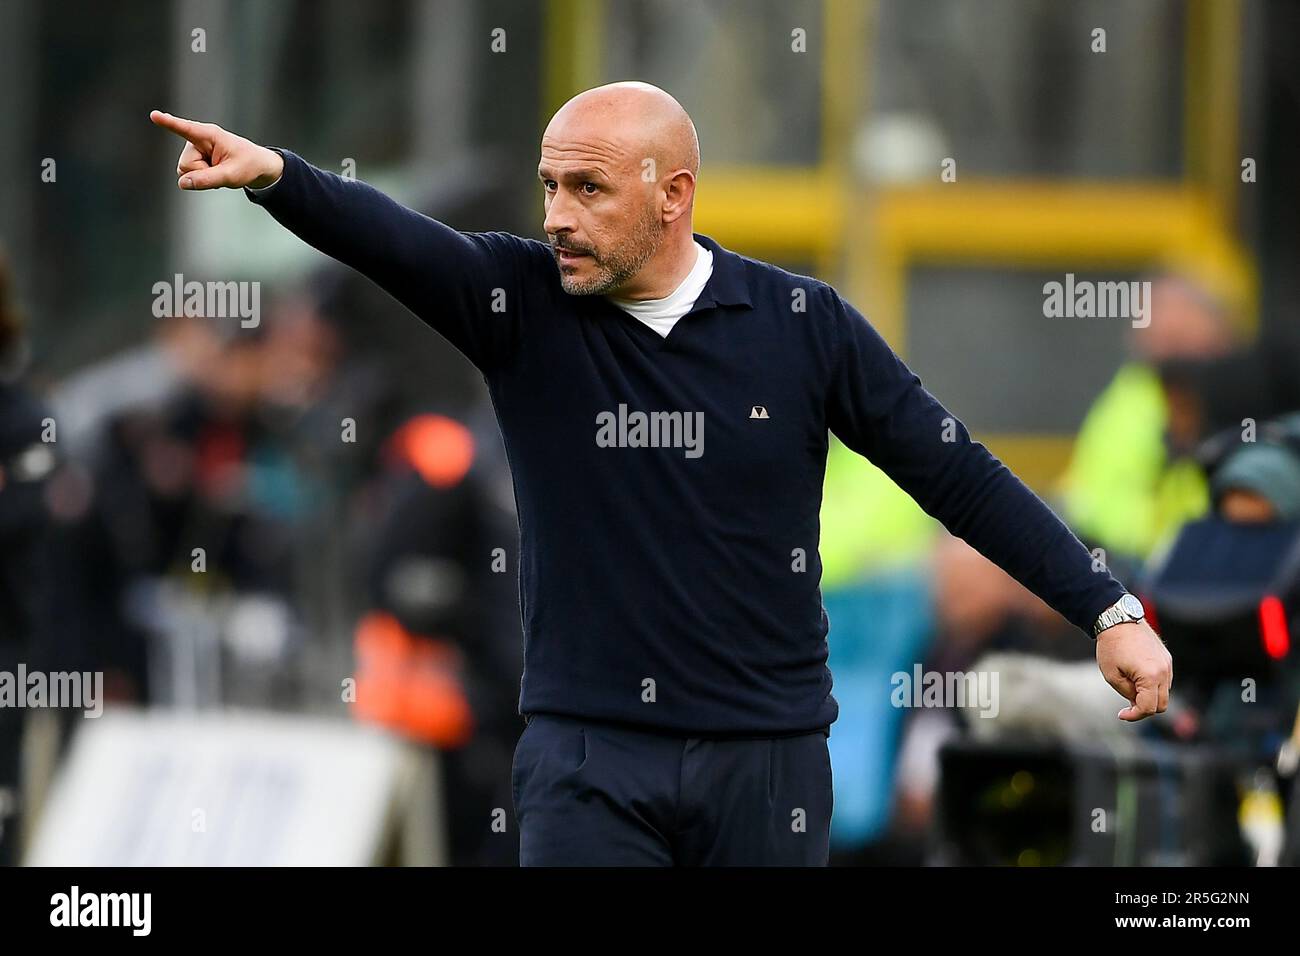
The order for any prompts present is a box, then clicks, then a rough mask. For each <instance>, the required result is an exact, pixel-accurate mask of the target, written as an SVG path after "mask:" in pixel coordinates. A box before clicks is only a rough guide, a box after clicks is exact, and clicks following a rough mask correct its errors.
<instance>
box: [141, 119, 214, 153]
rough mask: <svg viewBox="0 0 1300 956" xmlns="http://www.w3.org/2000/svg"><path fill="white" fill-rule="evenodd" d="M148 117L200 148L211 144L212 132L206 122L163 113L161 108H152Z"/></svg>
mask: <svg viewBox="0 0 1300 956" xmlns="http://www.w3.org/2000/svg"><path fill="white" fill-rule="evenodd" d="M149 119H151V120H153V122H154V124H155V125H157V126H161V127H162V128H163V129H169V130H171V131H172V132H173V133H175V134H176V135H177V136H183V137H184V138H185V139H187V140H189V141H190V142H191V143H193V144H194V145H195V146H198V147H200V148H201V147H204V146H211V145H212V132H211V130H209V129H208V124H206V123H196V122H194V120H188V119H185V118H184V117H181V116H172V114H171V113H164V112H163V111H162V110H153V111H152V112H151V113H150V114H149Z"/></svg>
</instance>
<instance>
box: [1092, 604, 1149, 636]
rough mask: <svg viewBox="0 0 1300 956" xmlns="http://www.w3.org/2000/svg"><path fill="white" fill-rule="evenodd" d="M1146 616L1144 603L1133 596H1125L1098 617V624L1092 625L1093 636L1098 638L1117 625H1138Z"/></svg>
mask: <svg viewBox="0 0 1300 956" xmlns="http://www.w3.org/2000/svg"><path fill="white" fill-rule="evenodd" d="M1145 615H1146V611H1144V610H1143V609H1142V602H1141V601H1139V600H1138V599H1137V598H1135V597H1134V596H1133V595H1131V594H1125V595H1124V596H1123V597H1122V598H1120V599H1119V600H1118V601H1116V602H1115V603H1114V604H1112V605H1111V606H1110V607H1108V608H1106V610H1104V611H1102V612H1101V614H1099V615H1098V616H1097V620H1096V622H1095V623H1094V624H1093V625H1092V636H1093V637H1097V636H1098V635H1100V634H1101V632H1102V631H1104V630H1106V628H1108V627H1114V626H1115V625H1116V624H1123V623H1125V622H1132V623H1137V622H1138V621H1140V620H1142V618H1143V617H1144V616H1145Z"/></svg>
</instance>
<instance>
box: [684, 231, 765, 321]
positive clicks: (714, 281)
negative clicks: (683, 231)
mask: <svg viewBox="0 0 1300 956" xmlns="http://www.w3.org/2000/svg"><path fill="white" fill-rule="evenodd" d="M694 235H695V241H696V242H698V243H699V244H700V245H702V246H703V247H704V248H705V249H708V250H709V251H710V252H712V253H713V275H711V276H709V281H708V282H706V283H705V284H704V290H703V291H702V292H701V293H700V297H699V298H698V299H696V300H695V306H694V308H692V309H691V311H692V312H694V311H696V310H698V309H703V308H708V307H710V306H715V305H737V306H744V307H745V308H747V309H752V308H753V307H754V303H753V300H752V299H750V295H749V273H748V269H747V268H746V266H745V260H744V259H743V258H742V257H741V256H739V255H737V254H736V253H734V252H732V251H731V250H730V249H724V248H723V247H722V246H720V245H719V244H718V243H717V242H715V241H714V240H712V239H710V238H709V237H708V236H702V235H700V234H699V233H695V234H694Z"/></svg>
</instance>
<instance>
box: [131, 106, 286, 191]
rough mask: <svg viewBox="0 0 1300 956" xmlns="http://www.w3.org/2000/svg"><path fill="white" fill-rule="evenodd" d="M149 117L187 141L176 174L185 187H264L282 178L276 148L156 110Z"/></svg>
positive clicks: (281, 160) (178, 180)
mask: <svg viewBox="0 0 1300 956" xmlns="http://www.w3.org/2000/svg"><path fill="white" fill-rule="evenodd" d="M149 119H151V120H153V122H154V123H155V124H156V125H158V126H161V127H162V128H163V129H169V130H171V131H172V132H173V133H175V134H176V135H177V136H180V137H181V138H182V139H184V140H185V148H184V149H183V150H181V158H180V159H179V160H177V162H176V176H177V182H176V185H178V186H179V187H180V188H181V189H218V188H220V187H222V186H224V187H226V188H228V189H242V188H243V187H244V186H249V187H251V188H253V189H261V188H262V187H264V186H269V185H271V184H272V183H273V182H275V181H276V180H277V179H279V178H280V176H281V174H282V173H283V172H284V158H283V157H282V156H281V155H280V154H279V153H277V152H276V151H275V150H273V149H267V148H266V147H265V146H259V145H258V144H257V143H254V142H252V141H251V140H247V139H244V137H242V136H236V135H235V134H234V133H230V132H227V131H226V130H224V129H222V128H221V127H220V126H216V125H214V124H212V123H196V122H194V121H193V120H187V119H182V118H181V117H179V116H172V115H171V114H170V113H163V112H161V111H159V110H154V111H153V112H152V113H150V114H149Z"/></svg>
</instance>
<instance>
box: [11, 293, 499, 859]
mask: <svg viewBox="0 0 1300 956" xmlns="http://www.w3.org/2000/svg"><path fill="white" fill-rule="evenodd" d="M0 276H3V281H4V282H5V283H6V287H0V292H4V293H5V294H4V295H0V303H3V309H2V310H0V319H2V320H3V321H0V329H2V330H4V334H5V338H4V339H3V340H0V350H2V351H3V354H4V356H5V359H6V362H5V366H4V369H5V374H4V375H3V376H2V377H0V421H2V424H0V537H3V546H2V547H0V589H2V590H3V595H2V598H3V599H0V608H2V609H3V610H2V611H0V614H2V615H3V617H2V618H0V652H2V653H3V660H0V667H7V669H9V670H12V669H13V666H12V665H15V664H16V663H17V662H18V661H20V660H21V661H25V662H26V664H27V667H28V668H29V669H33V670H35V669H41V670H45V671H74V670H75V671H91V672H96V671H97V672H102V673H103V674H104V687H105V691H104V695H105V697H106V699H107V701H108V703H109V704H110V705H111V704H113V703H128V704H135V705H145V706H169V707H176V708H182V709H211V708H218V707H251V708H264V709H265V708H269V709H277V710H286V711H294V712H302V713H312V714H322V715H330V714H333V715H336V716H337V715H340V714H342V715H351V717H352V718H355V719H357V720H362V721H367V722H373V723H377V724H381V725H383V726H386V727H388V728H390V729H391V730H392V731H393V732H395V733H397V734H400V735H401V736H402V737H404V738H405V739H407V740H410V741H412V742H413V743H415V744H416V745H418V746H425V747H428V748H431V749H434V750H436V751H438V752H439V753H440V754H441V756H442V761H441V770H440V773H441V776H442V780H443V781H444V789H445V801H446V803H445V807H444V810H445V812H446V813H447V815H448V827H447V833H448V839H449V845H448V849H449V853H450V859H451V860H452V861H453V862H456V863H465V864H477V863H510V862H512V860H513V859H514V858H515V853H516V852H517V850H516V848H513V847H511V846H509V845H508V841H505V840H502V839H499V838H498V839H495V840H489V839H486V837H487V835H488V831H487V828H486V827H485V826H484V825H483V821H484V820H485V819H487V817H486V811H485V810H484V809H483V808H484V807H493V806H509V799H510V796H509V789H508V788H509V767H510V762H511V759H512V755H513V748H514V742H515V739H516V737H517V736H518V730H519V726H520V719H519V718H518V716H517V714H516V698H517V691H518V681H519V673H520V668H521V662H522V651H521V635H520V628H519V617H518V612H517V597H516V584H515V582H516V578H515V553H516V542H517V531H516V529H515V524H514V516H513V498H512V494H511V491H510V481H509V474H508V470H507V468H506V465H505V462H504V455H503V453H502V451H501V447H500V444H499V440H498V438H497V436H496V433H495V431H494V426H493V423H492V422H491V421H490V417H489V418H487V419H485V418H484V414H485V412H484V411H483V410H482V409H478V408H474V407H470V408H466V409H459V410H456V411H449V410H447V409H435V408H428V407H420V406H419V405H418V403H412V402H411V401H410V400H409V397H408V396H407V395H405V394H404V393H403V392H402V390H401V389H399V387H398V385H397V383H396V380H395V377H394V376H393V375H391V374H390V370H389V369H387V368H386V367H385V364H384V362H383V361H382V360H381V359H378V358H376V357H375V356H374V355H373V354H371V353H368V352H366V351H365V350H354V349H351V348H350V347H349V346H348V344H347V340H348V333H347V331H346V330H345V329H343V328H341V327H340V325H339V324H338V322H337V321H336V319H335V318H334V317H332V316H331V315H330V314H329V313H328V312H327V311H326V310H325V309H323V308H322V306H321V302H322V298H323V297H322V295H320V294H319V292H320V290H319V289H314V288H311V287H306V288H304V289H301V290H296V291H294V292H291V293H288V294H286V295H285V296H283V297H281V298H278V299H277V300H276V301H275V302H273V303H272V304H271V305H270V307H269V308H268V309H267V311H266V314H265V315H263V316H262V318H261V321H260V322H259V323H258V324H257V326H256V327H254V328H239V327H237V326H236V325H234V324H227V325H223V324H221V323H217V322H213V321H211V320H207V319H202V318H192V317H186V316H184V315H180V316H172V317H167V318H164V319H162V320H160V321H159V323H158V325H157V331H156V335H155V337H154V340H153V341H152V342H150V343H147V344H145V345H144V346H142V347H138V348H134V349H131V350H129V352H127V353H124V354H123V355H122V356H120V357H117V358H114V359H112V360H110V361H108V362H105V363H102V364H101V365H100V366H98V367H97V368H95V369H92V370H89V371H87V372H86V373H84V374H82V375H79V376H75V377H74V378H72V379H71V380H69V381H66V382H62V383H59V386H58V387H56V388H54V389H52V390H50V393H49V394H48V395H45V396H43V397H42V398H41V399H38V398H36V397H35V396H33V395H32V394H31V392H29V391H28V390H26V389H24V387H23V386H22V384H21V382H22V366H23V364H24V360H23V356H22V345H21V342H22V335H21V331H20V319H19V316H18V313H17V309H16V305H15V304H14V302H13V297H12V295H11V294H9V293H8V292H7V291H6V288H7V284H8V283H9V276H8V275H7V273H3V272H0ZM74 715H75V712H66V713H65V715H64V716H65V719H64V726H63V728H62V730H63V733H62V740H63V743H64V745H66V742H67V740H68V739H69V738H70V736H71V732H72V731H74V730H75V727H76V723H77V722H76V720H75V719H74ZM0 720H4V721H5V724H4V741H3V744H0V755H3V758H4V760H5V765H4V776H3V777H2V778H0V788H3V792H4V793H5V794H6V795H7V796H6V806H7V807H8V809H9V810H10V812H9V813H8V814H7V818H8V822H9V823H10V824H11V825H9V826H7V827H6V828H5V853H6V858H7V861H8V862H13V861H14V838H15V833H16V829H15V827H14V826H13V825H12V823H13V821H14V820H15V819H16V813H15V812H13V811H15V810H16V809H17V804H18V799H19V793H20V790H19V789H18V788H17V787H16V782H17V779H18V760H19V756H18V754H19V745H18V741H19V739H20V734H21V728H22V720H23V714H22V713H21V712H20V711H17V710H13V709H0Z"/></svg>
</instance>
